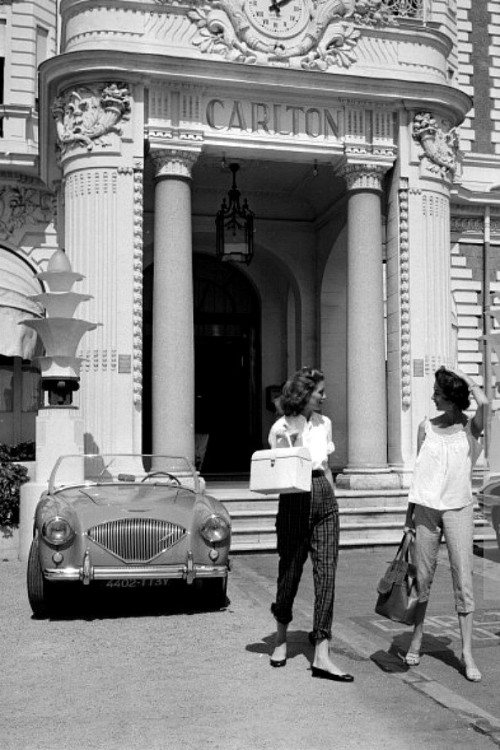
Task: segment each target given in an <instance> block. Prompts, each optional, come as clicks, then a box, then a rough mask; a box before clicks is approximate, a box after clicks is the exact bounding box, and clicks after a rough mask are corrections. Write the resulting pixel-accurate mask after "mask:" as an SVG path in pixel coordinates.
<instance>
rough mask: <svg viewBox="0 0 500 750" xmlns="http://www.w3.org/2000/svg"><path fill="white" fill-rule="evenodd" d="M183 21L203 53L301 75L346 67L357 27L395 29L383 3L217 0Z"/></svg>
mask: <svg viewBox="0 0 500 750" xmlns="http://www.w3.org/2000/svg"><path fill="white" fill-rule="evenodd" d="M188 17H189V19H190V20H191V22H192V23H193V24H195V26H196V27H197V34H196V35H195V37H194V39H193V44H194V45H196V46H197V47H199V49H200V50H202V51H203V52H206V53H211V54H220V55H222V56H223V57H225V58H226V59H228V60H231V61H235V62H243V63H250V64H252V63H267V64H274V65H280V64H281V65H288V66H291V67H298V68H303V69H306V70H327V69H328V68H330V67H333V66H340V67H345V68H347V67H349V66H350V65H351V64H352V63H353V62H355V60H356V55H355V51H354V49H355V47H356V45H357V42H358V39H359V36H360V34H361V31H360V29H359V28H358V27H359V26H381V25H388V24H391V25H395V21H394V20H393V18H392V16H391V15H390V14H389V13H388V12H387V11H386V10H384V9H383V8H382V0H216V1H215V2H212V3H211V4H210V6H209V5H208V4H206V5H205V6H202V7H200V8H196V9H193V10H190V11H189V12H188Z"/></svg>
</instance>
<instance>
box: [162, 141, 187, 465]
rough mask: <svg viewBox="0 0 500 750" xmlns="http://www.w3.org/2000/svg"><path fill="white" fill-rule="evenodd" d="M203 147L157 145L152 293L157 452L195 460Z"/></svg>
mask: <svg viewBox="0 0 500 750" xmlns="http://www.w3.org/2000/svg"><path fill="white" fill-rule="evenodd" d="M197 156H198V152H195V151H187V150H178V149H171V150H157V151H153V152H152V157H153V161H154V164H155V168H156V188H155V222H154V243H155V244H154V264H155V266H154V292H153V378H152V404H153V414H152V425H153V453H166V454H170V455H177V456H186V457H187V458H189V459H190V460H191V461H193V462H194V322H193V251H192V228H191V185H190V180H191V168H192V166H193V164H194V163H195V161H196V159H197Z"/></svg>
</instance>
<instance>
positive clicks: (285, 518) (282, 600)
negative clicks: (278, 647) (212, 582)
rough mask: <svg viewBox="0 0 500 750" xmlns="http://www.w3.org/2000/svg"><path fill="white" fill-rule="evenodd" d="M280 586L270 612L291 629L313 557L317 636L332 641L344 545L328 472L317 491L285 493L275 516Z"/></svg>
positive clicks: (316, 481) (314, 488)
mask: <svg viewBox="0 0 500 750" xmlns="http://www.w3.org/2000/svg"><path fill="white" fill-rule="evenodd" d="M276 535H277V542H278V555H279V564H278V586H277V593H276V601H275V602H274V603H273V604H272V605H271V612H272V613H273V615H274V617H275V618H276V620H277V621H278V622H280V623H282V624H284V625H288V623H290V622H291V621H292V619H293V614H292V612H293V602H294V599H295V595H296V594H297V589H298V587H299V582H300V579H301V576H302V570H303V568H304V563H305V561H306V560H307V555H308V554H309V553H310V555H311V560H312V565H313V579H314V618H313V637H314V639H315V640H322V639H324V638H327V639H330V638H331V637H332V620H333V602H334V598H335V573H336V569H337V558H338V547H339V520H338V505H337V500H336V499H335V493H334V491H333V488H332V486H331V484H330V482H329V481H328V479H327V478H326V476H325V475H324V474H322V475H321V476H315V475H314V474H313V479H312V491H311V492H301V493H294V494H288V495H281V496H280V499H279V505H278V514H277V516H276Z"/></svg>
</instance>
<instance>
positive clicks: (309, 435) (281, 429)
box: [269, 412, 335, 471]
mask: <svg viewBox="0 0 500 750" xmlns="http://www.w3.org/2000/svg"><path fill="white" fill-rule="evenodd" d="M269 445H270V446H271V448H289V447H290V446H297V447H298V446H304V447H306V448H308V449H309V453H310V454H311V459H312V468H313V469H323V471H328V470H329V469H328V456H329V455H330V454H331V453H333V452H334V450H335V445H334V443H333V439H332V423H331V420H330V419H329V418H328V417H325V415H324V414H319V413H318V412H313V413H312V414H311V416H310V418H309V419H306V418H305V417H304V416H303V415H302V414H298V415H297V416H290V417H285V416H283V417H280V418H279V419H278V420H277V421H276V422H275V423H274V424H273V426H272V427H271V430H270V432H269Z"/></svg>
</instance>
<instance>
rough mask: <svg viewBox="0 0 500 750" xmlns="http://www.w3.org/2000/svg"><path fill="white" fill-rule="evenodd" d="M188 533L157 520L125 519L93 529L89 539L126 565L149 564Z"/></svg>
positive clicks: (180, 527)
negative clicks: (126, 563) (148, 562)
mask: <svg viewBox="0 0 500 750" xmlns="http://www.w3.org/2000/svg"><path fill="white" fill-rule="evenodd" d="M185 534H186V529H184V528H183V527H182V526H176V525H175V524H173V523H169V522H168V521H159V520H156V519H154V518H123V519H120V520H118V521H109V522H108V523H101V524H99V525H98V526H92V528H90V529H89V530H88V532H87V535H88V536H89V538H90V539H92V541H93V542H96V543H97V544H99V545H101V547H104V548H105V549H107V550H108V551H109V552H112V553H113V554H114V555H117V556H118V557H120V558H121V559H122V560H124V561H125V562H131V563H132V562H147V561H149V560H152V559H153V558H155V557H156V556H157V555H159V554H160V553H161V552H164V551H165V550H167V549H168V548H169V547H172V545H174V544H175V543H176V542H178V541H179V539H182V537H183V536H185Z"/></svg>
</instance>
